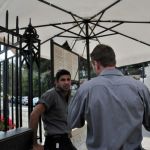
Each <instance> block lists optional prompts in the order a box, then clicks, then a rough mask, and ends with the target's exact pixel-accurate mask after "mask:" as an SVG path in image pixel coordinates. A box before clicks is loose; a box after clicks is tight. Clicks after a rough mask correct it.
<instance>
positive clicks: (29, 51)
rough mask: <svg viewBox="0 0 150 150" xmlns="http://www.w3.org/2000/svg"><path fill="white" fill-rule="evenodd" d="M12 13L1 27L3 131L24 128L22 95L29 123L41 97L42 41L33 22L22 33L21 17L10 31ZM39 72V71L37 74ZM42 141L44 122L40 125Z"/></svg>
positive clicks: (1, 115) (0, 79)
mask: <svg viewBox="0 0 150 150" xmlns="http://www.w3.org/2000/svg"><path fill="white" fill-rule="evenodd" d="M8 27H9V13H8V11H7V12H6V24H5V27H2V26H0V83H1V84H0V85H1V86H0V119H1V120H3V124H1V125H0V127H1V128H0V130H3V131H7V130H9V129H11V128H14V127H15V128H19V127H22V126H23V120H24V118H23V113H24V112H23V109H25V108H24V106H23V96H24V95H23V93H25V92H24V91H26V93H27V94H26V99H27V102H28V106H26V110H27V120H26V122H27V124H28V123H29V118H30V113H31V111H32V110H33V96H34V95H35V92H36V95H38V97H40V95H41V85H40V40H39V39H38V37H39V36H38V34H37V32H36V30H35V29H34V28H33V26H32V25H31V20H30V23H29V25H28V27H27V28H26V29H25V32H24V33H23V34H22V35H21V34H20V33H19V18H18V17H16V28H15V29H9V28H8ZM34 70H36V71H34ZM33 73H36V76H37V80H36V86H37V89H36V91H35V90H34V89H33V84H35V83H34V80H33ZM39 128H40V130H39V132H40V134H39V135H40V140H42V136H41V134H42V132H41V123H40V124H39Z"/></svg>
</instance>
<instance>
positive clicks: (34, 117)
mask: <svg viewBox="0 0 150 150" xmlns="http://www.w3.org/2000/svg"><path fill="white" fill-rule="evenodd" d="M45 109H46V108H45V106H44V104H38V105H36V106H35V108H34V109H33V111H32V112H31V115H30V123H29V127H30V128H32V129H33V132H34V139H33V145H37V128H38V123H39V119H40V117H41V115H42V113H43V112H44V111H45Z"/></svg>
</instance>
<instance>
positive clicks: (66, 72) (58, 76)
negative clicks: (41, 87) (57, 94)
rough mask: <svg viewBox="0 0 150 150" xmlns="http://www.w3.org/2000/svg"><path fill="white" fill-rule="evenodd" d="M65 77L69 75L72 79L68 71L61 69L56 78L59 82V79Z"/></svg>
mask: <svg viewBox="0 0 150 150" xmlns="http://www.w3.org/2000/svg"><path fill="white" fill-rule="evenodd" d="M63 75H69V76H70V77H71V74H70V72H69V71H68V70H65V69H61V70H58V71H57V73H56V76H55V79H56V80H57V81H58V80H59V78H60V77H61V76H63Z"/></svg>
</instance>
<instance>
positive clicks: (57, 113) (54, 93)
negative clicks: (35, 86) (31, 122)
mask: <svg viewBox="0 0 150 150" xmlns="http://www.w3.org/2000/svg"><path fill="white" fill-rule="evenodd" d="M38 103H43V104H44V105H45V107H46V111H45V112H44V114H43V115H42V120H43V123H44V129H45V133H46V135H54V134H64V133H68V132H69V131H68V127H67V109H68V103H67V101H66V99H65V97H64V96H63V94H62V92H61V91H60V89H58V88H56V89H55V88H52V89H50V90H48V91H46V92H45V93H44V94H43V95H42V96H41V99H40V100H39V102H38Z"/></svg>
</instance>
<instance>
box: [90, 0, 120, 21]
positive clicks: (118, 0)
mask: <svg viewBox="0 0 150 150" xmlns="http://www.w3.org/2000/svg"><path fill="white" fill-rule="evenodd" d="M120 1H122V0H117V1H116V2H114V3H112V4H110V5H109V6H107V7H106V8H104V9H103V10H101V11H100V12H98V13H97V14H95V15H94V16H92V17H91V18H90V20H92V19H93V18H95V17H97V16H98V15H99V14H101V13H102V12H104V11H106V10H108V9H109V8H111V7H112V6H114V5H116V4H117V3H119V2H120Z"/></svg>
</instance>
